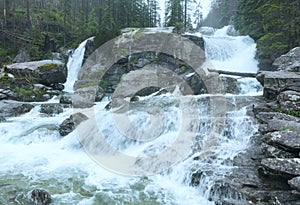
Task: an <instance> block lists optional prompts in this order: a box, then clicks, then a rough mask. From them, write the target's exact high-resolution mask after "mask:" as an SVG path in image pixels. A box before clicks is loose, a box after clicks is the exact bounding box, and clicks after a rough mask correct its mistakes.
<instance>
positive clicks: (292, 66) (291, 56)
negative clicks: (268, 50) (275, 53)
mask: <svg viewBox="0 0 300 205" xmlns="http://www.w3.org/2000/svg"><path fill="white" fill-rule="evenodd" d="M273 66H274V68H276V70H285V71H292V72H299V71H300V47H296V48H293V49H292V50H290V51H289V52H288V53H286V54H284V55H282V56H280V57H278V58H277V59H276V60H275V61H274V63H273Z"/></svg>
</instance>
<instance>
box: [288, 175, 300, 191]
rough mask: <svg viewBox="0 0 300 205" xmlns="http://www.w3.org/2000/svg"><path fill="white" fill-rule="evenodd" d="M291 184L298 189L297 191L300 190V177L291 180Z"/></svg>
mask: <svg viewBox="0 0 300 205" xmlns="http://www.w3.org/2000/svg"><path fill="white" fill-rule="evenodd" d="M289 185H290V186H291V187H292V188H293V189H296V190H297V191H300V177H295V178H293V179H291V180H289Z"/></svg>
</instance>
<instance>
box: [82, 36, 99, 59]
mask: <svg viewBox="0 0 300 205" xmlns="http://www.w3.org/2000/svg"><path fill="white" fill-rule="evenodd" d="M95 50H96V45H95V42H94V38H90V39H88V40H87V42H86V44H85V51H84V56H83V61H82V65H83V64H84V63H85V61H86V59H87V58H88V57H89V56H90V55H92V53H93V52H94V51H95Z"/></svg>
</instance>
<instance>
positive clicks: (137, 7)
mask: <svg viewBox="0 0 300 205" xmlns="http://www.w3.org/2000/svg"><path fill="white" fill-rule="evenodd" d="M0 2H1V1H0ZM157 9H158V3H157V0H147V1H144V0H101V1H100V0H85V1H82V0H61V1H57V0H39V1H36V0H2V3H0V10H1V11H3V10H5V11H6V12H1V13H0V18H1V19H2V20H3V21H2V28H1V30H2V31H3V32H0V39H1V40H0V47H1V49H0V58H1V59H0V60H1V61H6V57H7V56H11V57H14V56H15V55H16V54H17V53H18V51H19V49H20V47H22V48H25V50H27V51H29V53H30V57H31V59H32V60H40V59H45V58H49V57H51V52H57V51H59V49H61V48H70V47H75V46H77V45H78V44H79V42H81V41H83V40H84V39H86V38H88V37H91V36H95V41H96V46H99V45H102V44H103V43H105V42H106V41H108V40H110V39H111V38H113V37H115V36H117V35H119V30H120V29H121V28H125V27H154V26H157V25H158V22H159V17H158V14H157Z"/></svg>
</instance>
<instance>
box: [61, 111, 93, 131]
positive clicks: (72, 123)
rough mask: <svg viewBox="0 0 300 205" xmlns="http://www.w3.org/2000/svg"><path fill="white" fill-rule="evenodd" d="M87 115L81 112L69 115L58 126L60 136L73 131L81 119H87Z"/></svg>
mask: <svg viewBox="0 0 300 205" xmlns="http://www.w3.org/2000/svg"><path fill="white" fill-rule="evenodd" d="M87 119H88V117H87V116H85V115H84V114H82V113H76V114H73V115H71V116H70V117H69V118H67V119H66V120H64V121H63V122H62V123H61V125H60V126H59V133H60V135H61V136H66V135H68V134H69V133H71V132H73V131H74V130H75V129H76V127H77V126H78V125H79V124H80V123H81V122H83V121H85V120H87Z"/></svg>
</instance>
